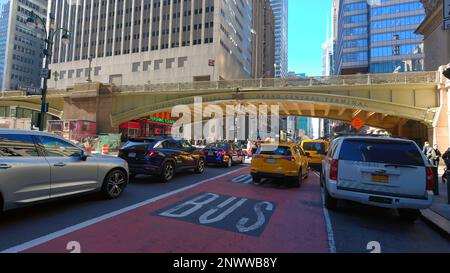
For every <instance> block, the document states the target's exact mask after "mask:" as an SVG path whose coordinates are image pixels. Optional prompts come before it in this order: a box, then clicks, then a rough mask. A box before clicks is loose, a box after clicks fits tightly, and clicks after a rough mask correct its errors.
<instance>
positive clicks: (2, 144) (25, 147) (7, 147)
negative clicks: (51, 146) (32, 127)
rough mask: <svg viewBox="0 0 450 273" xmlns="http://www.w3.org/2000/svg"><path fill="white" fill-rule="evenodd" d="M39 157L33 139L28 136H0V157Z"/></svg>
mask: <svg viewBox="0 0 450 273" xmlns="http://www.w3.org/2000/svg"><path fill="white" fill-rule="evenodd" d="M11 156H14V157H34V156H39V153H38V151H37V148H36V145H35V143H34V141H33V137H32V136H30V135H20V134H17V135H14V134H1V135H0V157H11Z"/></svg>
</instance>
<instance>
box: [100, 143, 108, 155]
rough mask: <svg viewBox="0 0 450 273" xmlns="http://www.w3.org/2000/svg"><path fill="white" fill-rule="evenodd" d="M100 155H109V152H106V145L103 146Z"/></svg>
mask: <svg viewBox="0 0 450 273" xmlns="http://www.w3.org/2000/svg"><path fill="white" fill-rule="evenodd" d="M102 154H104V155H107V154H109V151H108V144H103V148H102Z"/></svg>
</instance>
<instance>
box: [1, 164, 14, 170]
mask: <svg viewBox="0 0 450 273" xmlns="http://www.w3.org/2000/svg"><path fill="white" fill-rule="evenodd" d="M10 168H12V166H11V165H8V164H0V169H10Z"/></svg>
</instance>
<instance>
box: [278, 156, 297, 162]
mask: <svg viewBox="0 0 450 273" xmlns="http://www.w3.org/2000/svg"><path fill="white" fill-rule="evenodd" d="M281 159H284V160H289V161H295V156H283V157H282V158H281Z"/></svg>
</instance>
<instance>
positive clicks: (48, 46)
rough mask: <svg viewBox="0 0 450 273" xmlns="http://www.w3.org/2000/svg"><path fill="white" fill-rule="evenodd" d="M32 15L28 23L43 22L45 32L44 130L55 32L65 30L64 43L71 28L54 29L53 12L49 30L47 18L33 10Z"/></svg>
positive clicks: (43, 77) (33, 25) (43, 78)
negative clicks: (46, 22) (49, 67)
mask: <svg viewBox="0 0 450 273" xmlns="http://www.w3.org/2000/svg"><path fill="white" fill-rule="evenodd" d="M29 14H30V16H29V17H28V18H27V25H28V26H30V27H35V28H37V27H38V23H39V22H40V23H41V24H42V27H43V29H44V33H45V37H46V39H45V47H44V51H43V54H44V61H43V64H42V71H41V78H42V80H41V112H40V114H39V119H38V122H39V131H43V130H44V127H45V126H44V122H45V114H46V113H47V112H48V104H47V80H48V79H49V78H50V75H51V72H50V70H49V69H48V66H49V64H50V58H51V56H52V47H53V40H54V38H55V34H56V33H57V32H58V31H63V35H62V36H61V41H63V42H64V43H68V42H69V30H67V29H65V28H59V29H56V30H54V29H53V24H54V21H55V18H54V16H53V15H52V14H50V16H49V19H50V25H49V28H48V31H47V27H46V24H45V20H44V19H42V18H41V17H39V16H38V15H36V14H35V13H34V12H33V11H30V12H29Z"/></svg>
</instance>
